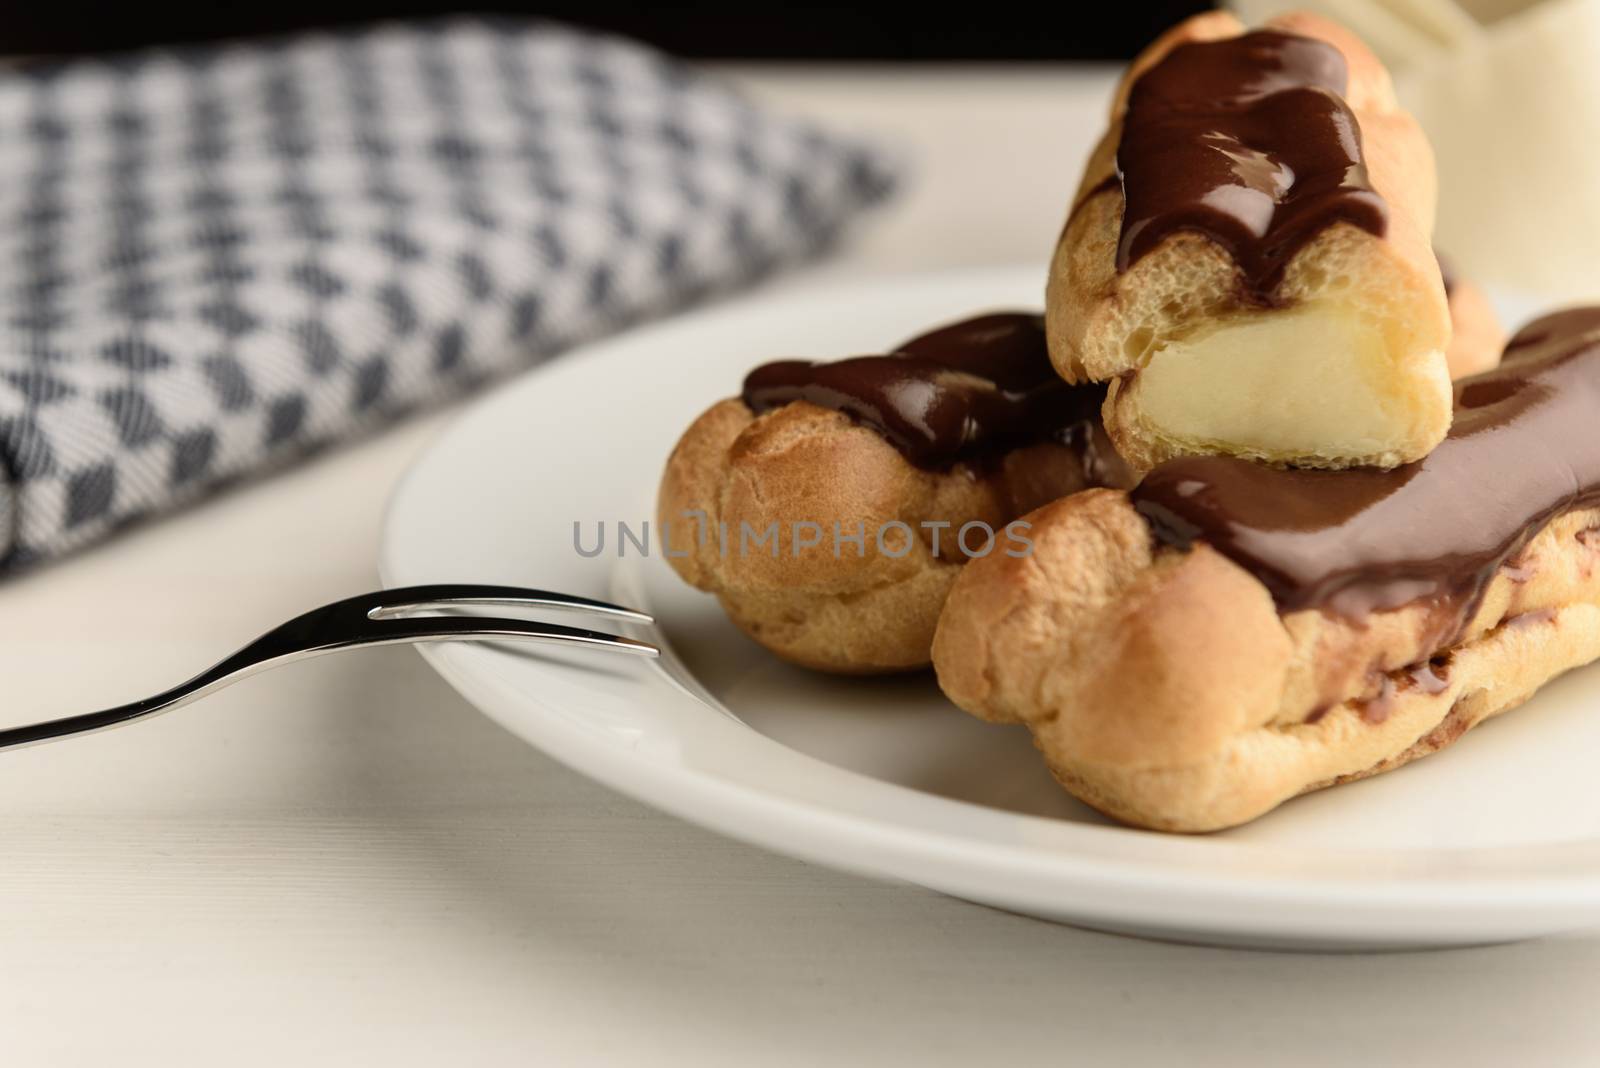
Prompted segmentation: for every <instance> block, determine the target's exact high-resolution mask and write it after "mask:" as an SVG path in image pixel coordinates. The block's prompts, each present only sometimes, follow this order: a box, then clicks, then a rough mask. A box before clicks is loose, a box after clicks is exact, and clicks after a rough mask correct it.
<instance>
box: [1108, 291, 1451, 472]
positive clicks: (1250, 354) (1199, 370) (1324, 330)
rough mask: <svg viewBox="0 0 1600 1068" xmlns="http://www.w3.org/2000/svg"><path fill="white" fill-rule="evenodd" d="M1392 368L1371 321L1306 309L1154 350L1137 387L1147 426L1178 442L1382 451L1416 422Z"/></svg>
mask: <svg viewBox="0 0 1600 1068" xmlns="http://www.w3.org/2000/svg"><path fill="white" fill-rule="evenodd" d="M1394 362H1395V361H1394V359H1393V357H1392V356H1391V354H1390V353H1389V351H1388V347H1387V345H1386V344H1385V338H1384V333H1383V330H1382V328H1381V327H1380V326H1379V324H1377V323H1375V322H1374V321H1372V319H1370V318H1368V317H1365V316H1361V315H1359V314H1357V313H1356V312H1355V311H1354V310H1353V309H1349V308H1345V307H1341V306H1339V305H1335V304H1329V303H1310V304H1304V305H1299V306H1296V307H1293V308H1285V309H1283V310H1281V311H1275V312H1272V313H1271V314H1263V315H1245V316H1240V317H1238V318H1236V319H1234V320H1232V321H1225V322H1223V323H1222V324H1221V325H1218V326H1216V327H1215V328H1213V329H1211V330H1208V331H1206V332H1205V333H1204V334H1201V335H1198V336H1194V337H1189V338H1184V339H1183V340H1181V341H1173V342H1169V343H1167V344H1166V345H1165V346H1163V347H1161V348H1159V349H1157V350H1155V351H1154V352H1153V353H1152V354H1151V356H1150V357H1149V360H1148V362H1147V363H1146V364H1145V366H1144V369H1143V370H1141V371H1140V372H1139V375H1138V378H1137V379H1136V381H1135V389H1136V391H1137V392H1136V398H1137V405H1138V408H1139V409H1140V412H1141V415H1142V420H1141V421H1142V422H1144V423H1145V424H1146V425H1147V426H1148V427H1150V429H1152V430H1153V431H1155V432H1156V433H1157V434H1159V435H1160V436H1162V437H1164V438H1167V439H1168V440H1170V441H1172V442H1174V443H1175V444H1180V445H1195V446H1224V447H1226V450H1227V451H1229V452H1236V453H1244V454H1247V455H1262V456H1269V457H1278V456H1290V457H1294V456H1306V457H1310V456H1328V457H1353V456H1363V455H1374V454H1380V453H1384V452H1388V451H1391V450H1393V449H1394V448H1395V447H1396V446H1397V445H1398V444H1400V443H1402V442H1405V441H1407V440H1408V439H1409V438H1410V436H1411V433H1412V426H1413V423H1414V422H1415V420H1416V413H1415V407H1416V406H1414V405H1412V404H1409V403H1407V401H1408V398H1407V397H1406V396H1404V395H1403V394H1402V393H1400V392H1399V391H1398V390H1397V388H1396V386H1395V385H1394V382H1395V369H1394V366H1393V364H1394ZM1424 365H1425V364H1424ZM1407 377H1408V378H1409V376H1407ZM1401 388H1403V387H1401Z"/></svg>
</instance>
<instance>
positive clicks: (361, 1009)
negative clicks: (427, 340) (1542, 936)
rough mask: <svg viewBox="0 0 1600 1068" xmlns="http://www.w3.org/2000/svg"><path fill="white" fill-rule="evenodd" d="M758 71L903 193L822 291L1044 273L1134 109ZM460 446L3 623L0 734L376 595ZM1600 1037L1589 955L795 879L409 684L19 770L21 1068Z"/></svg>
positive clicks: (3, 806) (387, 439) (85, 558)
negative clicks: (1403, 948)
mask: <svg viewBox="0 0 1600 1068" xmlns="http://www.w3.org/2000/svg"><path fill="white" fill-rule="evenodd" d="M732 73H733V74H734V75H735V76H736V77H738V78H740V79H741V80H744V81H746V82H748V83H749V84H750V85H751V86H752V87H753V88H754V89H755V91H757V92H758V93H761V94H763V95H766V96H768V97H770V98H772V99H773V100H774V101H776V102H778V103H779V104H781V105H783V106H786V107H789V108H791V109H793V110H798V111H804V112H808V113H811V114H814V115H816V116H818V117H820V118H826V119H829V120H831V121H833V122H835V123H837V124H840V125H843V126H847V127H851V128H856V129H862V130H876V131H880V132H884V133H888V134H891V135H893V136H894V137H896V138H899V139H900V140H901V141H902V142H903V143H905V144H906V146H907V147H908V148H909V149H910V150H911V151H912V152H913V153H914V155H915V156H916V157H917V161H918V165H919V168H920V177H919V178H918V179H917V181H916V183H915V184H914V185H913V186H912V187H910V188H909V189H908V190H907V191H906V193H905V194H904V196H903V197H902V198H901V199H900V200H899V202H898V203H897V204H896V205H895V206H894V207H893V208H891V209H889V210H888V211H886V212H884V213H883V214H882V215H881V216H880V217H879V218H878V219H876V220H875V221H874V223H873V225H872V226H870V227H868V228H867V229H865V230H864V231H863V232H862V233H861V235H860V237H859V239H858V240H856V241H854V242H853V243H852V245H851V246H850V247H849V248H847V249H845V250H844V251H843V252H842V253H841V255H840V256H839V257H837V258H836V259H835V260H834V261H833V262H832V263H831V264H829V265H827V266H825V267H824V268H822V270H823V271H826V272H834V273H840V272H877V271H886V270H905V269H920V268H928V267H935V266H940V265H954V264H971V263H999V262H1015V261H1021V260H1038V261H1041V262H1042V260H1043V258H1044V257H1045V255H1046V254H1047V252H1048V250H1049V247H1050V245H1051V244H1052V242H1053V239H1054V236H1055V232H1056V228H1057V226H1058V225H1059V223H1060V217H1061V214H1062V211H1063V205H1064V201H1065V199H1066V197H1067V196H1068V195H1069V192H1070V189H1071V187H1072V185H1073V183H1074V182H1075V180H1076V176H1077V171H1078V167H1079V164H1080V161H1081V157H1082V154H1083V152H1084V151H1085V149H1086V146H1087V142H1088V140H1089V139H1090V138H1091V137H1092V136H1094V132H1095V129H1096V127H1097V126H1098V123H1099V116H1100V110H1101V108H1102V106H1103V97H1104V94H1105V91H1106V85H1107V81H1106V76H1105V75H1104V73H1103V72H1101V73H1092V74H1090V73H1083V72H1066V71H1059V70H1049V69H1035V70H1032V71H1024V72H1020V73H995V72H981V71H971V70H957V69H948V68H923V69H920V70H914V71H912V72H910V73H905V72H897V73H890V72H887V71H885V72H881V73H880V72H876V71H873V70H870V69H869V70H862V69H856V70H853V71H848V72H837V71H835V72H826V71H815V70H796V69H787V70H782V71H774V70H771V69H768V70H750V69H739V70H735V71H733V72H732ZM786 284H787V283H786ZM760 355H761V354H760V353H752V359H754V358H756V357H758V356H760ZM450 414H451V413H444V414H443V415H441V416H434V417H430V418H426V419H422V420H419V421H416V422H413V423H411V424H409V425H406V426H404V427H402V428H400V429H398V430H395V431H393V432H391V433H388V434H386V435H384V436H382V437H380V438H377V439H375V440H371V441H368V442H366V443H363V444H360V445H357V446H354V447H351V448H348V449H346V450H343V451H341V452H338V453H335V454H332V455H330V456H327V457H325V458H323V459H320V460H318V461H316V462H315V463H313V464H311V465H309V466H306V467H303V468H300V469H297V470H295V471H292V472H289V473H287V474H284V475H281V476H279V477H276V478H273V479H271V480H267V481H262V482H259V483H257V484H254V485H251V486H248V487H245V488H243V489H240V490H236V491H234V492H231V493H229V494H227V495H226V496H224V497H222V498H220V499H217V500H214V501H211V502H210V503H207V504H205V505H203V506H200V507H198V508H195V509H193V510H191V511H189V512H187V513H185V514H183V515H180V516H178V517H176V518H172V519H169V520H166V521H163V522H160V523H155V524H151V525H147V526H145V527H143V528H140V529H138V530H136V531H134V532H132V533H130V534H128V535H126V536H124V537H123V538H121V539H120V540H118V541H116V542H114V543H113V544H111V545H108V546H105V547H102V548H100V549H97V550H94V551H92V552H89V553H86V554H83V555H80V556H78V557H77V558H75V559H72V560H70V561H68V562H66V563H64V564H61V565H58V566H54V567H51V568H48V569H46V570H43V571H41V572H38V573H36V574H33V575H31V576H28V577H26V578H24V579H22V580H20V581H16V582H14V583H10V584H7V585H4V586H0V672H3V674H0V680H3V682H0V693H3V694H4V697H3V699H0V720H3V721H5V722H21V721H24V720H27V719H30V718H35V717H39V716H48V715H53V714H65V713H68V712H71V711H75V710H82V709H86V708H90V707H96V706H101V705H106V704H113V703H118V702H121V701H123V700H125V699H129V698H132V697H134V696H140V695H143V694H145V693H148V692H152V691H154V690H156V689H159V688H161V687H162V686H164V685H165V684H167V683H170V682H172V681H174V680H175V679H177V678H179V677H182V676H184V675H185V674H187V673H188V672H189V671H191V670H192V669H194V668H196V667H198V666H200V665H202V664H203V663H205V662H208V661H209V660H211V659H213V658H214V657H216V656H218V655H219V654H221V653H223V652H225V651H227V650H229V649H231V648H232V647H233V646H234V645H235V644H237V643H238V642H240V641H241V640H243V639H246V638H248V637H251V636H253V635H254V634H255V633H256V632H258V631H260V630H261V629H263V628H264V627H266V626H268V625H270V624H274V623H276V622H278V621H279V620H281V619H283V618H284V617H286V616H288V615H290V614H292V613H293V612H295V611H297V610H300V609H302V608H304V607H306V606H308V605H311V604H313V603H316V602H320V601H324V600H327V599H330V598H334V597H338V596H341V595H345V594H349V593H353V592H356V591H359V590H361V589H364V588H369V587H372V586H373V585H375V582H376V577H375V570H374V563H373V561H374V554H375V551H376V546H377V539H378V531H379V524H380V519H381V515H382V508H383V503H384V500H385V498H386V497H387V495H388V494H389V492H390V489H391V487H392V486H393V485H394V483H395V480H396V478H397V477H398V476H399V475H400V473H401V472H402V471H404V470H405V468H406V466H407V464H408V463H410V462H411V461H412V459H413V458H414V457H415V456H417V454H418V453H419V451H420V450H422V449H423V448H425V447H426V445H427V443H428V441H429V440H430V439H431V438H432V437H433V436H434V435H435V434H436V433H437V432H438V430H439V428H440V427H441V426H442V425H443V424H444V421H445V420H446V419H448V418H449V415H450ZM537 477H538V476H537V468H536V466H535V465H530V468H529V471H528V478H529V480H530V484H532V482H533V481H534V480H536V479H537ZM1597 1001H1600V934H1595V935H1581V936H1570V937H1564V938H1558V939H1552V940H1548V941H1544V942H1540V943H1534V944H1528V945H1518V946H1507V947H1500V948H1486V949H1475V950H1465V951H1457V952H1449V953H1430V954H1415V955H1391V956H1322V957H1317V956H1296V955H1287V954H1261V953H1249V952H1233V951H1224V950H1209V949H1195V948H1185V947H1178V946H1168V945H1158V944H1151V943H1145V942H1139V941H1134V940H1130V939H1124V938H1117V937H1111V936H1106V935H1099V934H1091V933H1086V932H1081V931H1075V930H1070V929H1067V928H1061V927H1051V926H1048V925H1045V924H1041V923H1038V922H1035V921H1032V920H1027V919H1021V918H1018V917H1013V916H1009V915H1004V914H1001V913H998V912H993V911H988V910H985V909H982V908H978V907H975V906H971V905H966V904H962V903H960V902H956V901H953V900H948V899H945V898H942V897H939V896H937V895H935V894H932V893H928V892H925V891H922V890H918V889H912V888H906V887H899V886H886V885H879V884H875V883H871V882H866V881H863V880H861V879H857V878H853V877H850V876H845V875H839V874H835V873H833V872H830V871H826V870H823V869H820V868H815V867H810V866H807V865H805V864H800V863H797V862H794V861H790V860H785V859H782V858H779V857H775V856H769V855H767V854H764V853H762V852H760V851H758V850H756V849H752V848H750V847H747V846H743V845H738V844H735V843H732V842H728V841H724V840H722V839H720V838H717V837H715V836H714V835H711V834H709V833H707V832H704V831H701V830H698V829H696V828H694V827H690V826H686V825H684V824H682V823H679V822H677V821H676V820H673V819H671V818H669V817H666V816H662V815H658V814H656V813H655V812H653V811H650V810H648V809H645V808H643V807H641V806H640V805H637V804H635V803H633V802H631V801H627V800H623V799H622V798H619V797H616V796H614V795H612V794H610V793H608V792H607V791H606V790H604V789H601V788H600V787H598V786H595V785H592V784H591V783H589V782H587V781H585V780H583V779H581V778H579V777H578V776H577V775H575V774H573V773H571V772H569V771H567V770H565V769H563V768H561V767H558V766H557V765H555V764H554V763H552V762H551V761H549V760H547V759H545V758H544V757H543V756H541V755H540V754H538V753H537V752H534V751H532V750H531V749H529V748H527V747H525V746H524V745H522V744H521V743H520V742H517V741H515V740H513V739H512V738H511V737H510V736H509V735H507V734H505V733H503V732H501V731H500V730H499V729H498V728H497V727H494V726H492V725H491V724H489V723H488V722H487V721H486V720H484V719H482V718H481V717H479V716H478V715H477V714H476V713H475V712H474V711H473V710H472V709H471V708H470V707H469V706H468V705H466V704H465V703H464V702H463V701H462V700H461V699H460V698H458V697H456V696H455V694H454V693H453V692H452V691H450V690H449V689H448V688H446V686H445V685H444V684H443V683H442V682H440V681H439V680H437V679H436V678H435V677H434V676H433V675H432V674H431V673H430V672H429V670H428V669H427V668H426V667H425V666H424V665H423V663H422V661H421V660H420V659H419V658H418V657H417V656H416V655H415V654H414V653H413V652H411V651H409V650H404V649H398V650H384V651H375V652H368V653H363V654H354V655H346V656H342V657H338V658H332V659H325V660H322V661H319V662H313V663H311V664H308V665H305V666H301V667H296V668H292V669H286V670H283V671H280V672H277V673H274V674H270V675H266V676H263V677H261V678H259V679H256V680H253V681H252V682H249V683H247V684H245V685H243V686H240V687H238V688H235V689H232V690H229V691H225V692H223V693H222V694H221V695H219V696H217V697H214V698H212V699H210V700H208V701H207V702H205V703H204V704H202V705H199V706H195V707H193V708H190V709H187V710H184V711H182V712H180V713H177V714H174V715H172V716H169V717H166V718H164V719H160V720H157V721H155V722H152V723H149V724H146V725H143V726H140V727H138V728H134V729H128V730H123V731H113V732H110V733H107V734H102V735H97V736H93V737H89V738H84V739H81V740H78V741H74V742H71V743H68V744H62V745H56V746H46V747H41V748H35V749H30V750H25V751H21V752H18V753H14V754H9V755H6V756H5V758H4V759H3V760H0V1065H5V1066H7V1068H10V1066H19V1068H20V1066H32V1065H96V1066H102V1065H116V1066H117V1068H134V1066H141V1065H162V1066H166V1068H171V1066H174V1065H191V1064H194V1065H212V1064H227V1065H255V1064H263V1065H266V1064H271V1065H282V1064H297V1065H300V1064H305V1065H310V1064H341V1065H343V1064H384V1065H387V1066H403V1065H411V1064H438V1063H448V1064H473V1065H477V1064H562V1063H592V1062H611V1063H615V1062H622V1063H641V1062H647V1063H685V1064H696V1065H705V1064H762V1065H769V1064H790V1063H793V1064H820V1063H851V1062H869V1061H870V1062H874V1063H885V1062H890V1063H894V1062H899V1061H903V1060H904V1061H910V1060H916V1061H919V1062H921V1063H928V1064H933V1063H959V1062H974V1061H982V1062H985V1063H1004V1062H1003V1061H1002V1058H1005V1059H1008V1060H1009V1062H1010V1063H1017V1064H1022V1063H1030V1062H1033V1063H1059V1062H1062V1061H1072V1062H1077V1063H1090V1064H1143V1063H1164V1064H1165V1063H1187V1064H1212V1063H1216V1064H1226V1065H1237V1064H1240V1063H1257V1062H1261V1061H1267V1060H1270V1061H1272V1062H1275V1063H1306V1064H1317V1063H1328V1064H1333V1063H1340V1062H1343V1061H1346V1060H1348V1059H1352V1058H1354V1057H1358V1056H1359V1057H1360V1058H1361V1059H1362V1060H1363V1061H1364V1062H1366V1063H1391V1062H1394V1061H1398V1060H1400V1059H1401V1058H1405V1059H1406V1060H1408V1061H1410V1062H1412V1063H1430V1064H1431V1063H1441V1064H1450V1065H1452V1066H1453V1068H1461V1066H1466V1065H1475V1064H1486V1065H1487V1064H1502V1063H1507V1062H1510V1061H1512V1060H1515V1061H1516V1062H1517V1063H1522V1064H1528V1063H1549V1064H1575V1063H1579V1062H1581V1061H1588V1062H1590V1063H1593V1062H1594V1060H1595V1059H1596V1052H1597V1050H1600V1013H1597V1012H1596V1010H1595V1005H1596V1003H1597Z"/></svg>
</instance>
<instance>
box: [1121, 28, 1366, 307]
mask: <svg viewBox="0 0 1600 1068" xmlns="http://www.w3.org/2000/svg"><path fill="white" fill-rule="evenodd" d="M1348 80H1349V72H1348V70H1347V68H1346V64H1345V59H1344V55H1343V54H1342V53H1341V52H1340V51H1339V50H1338V49H1337V48H1334V47H1333V46H1332V45H1330V44H1328V43H1326V42H1324V41H1319V40H1316V39H1314V38H1311V37H1302V36H1299V35H1298V34H1290V33H1279V32H1276V31H1272V30H1261V31H1257V32H1255V33H1247V34H1243V35H1241V36H1239V37H1230V38H1228V39H1226V40H1221V41H1196V42H1191V43H1189V44H1183V45H1179V46H1178V47H1176V48H1174V49H1173V50H1172V51H1171V52H1170V53H1168V54H1167V56H1166V57H1165V58H1164V59H1162V60H1161V62H1159V63H1157V64H1156V65H1155V66H1153V67H1151V68H1150V69H1149V70H1148V71H1146V72H1145V73H1144V74H1143V75H1141V76H1140V77H1139V79H1138V81H1136V82H1135V83H1134V85H1133V89H1132V92H1131V93H1130V95H1129V98H1128V111H1127V114H1126V115H1125V116H1124V118H1123V126H1122V137H1121V140H1120V142H1119V143H1118V146H1117V173H1118V174H1119V175H1120V176H1121V179H1122V192H1123V197H1124V198H1125V206H1124V209H1123V215H1122V236H1121V241H1120V242H1119V243H1118V246H1117V269H1118V270H1119V271H1125V270H1127V269H1128V267H1129V266H1131V265H1132V264H1133V263H1134V262H1136V261H1137V260H1138V259H1139V257H1141V256H1143V255H1144V254H1145V253H1147V252H1149V251H1151V250H1152V249H1154V248H1155V247H1156V246H1157V245H1158V244H1160V242H1161V241H1162V240H1163V239H1164V238H1166V237H1167V236H1169V235H1170V234H1172V233H1173V232H1175V231H1179V230H1191V231H1198V232H1200V233H1202V234H1205V235H1206V236H1208V237H1210V238H1211V239H1212V240H1214V241H1216V242H1217V243H1218V244H1219V245H1221V246H1222V247H1223V248H1225V249H1227V251H1228V253H1229V254H1230V255H1231V256H1232V257H1233V259H1234V262H1235V263H1237V264H1238V266H1239V268H1240V270H1241V271H1242V273H1243V278H1244V283H1245V285H1244V295H1245V296H1246V297H1248V298H1251V299H1253V300H1256V301H1258V302H1261V303H1271V302H1272V300H1273V297H1272V293H1273V291H1274V290H1275V289H1276V288H1277V285H1278V283H1279V282H1280V281H1281V280H1282V278H1283V271H1284V268H1285V267H1286V266H1287V264H1288V262H1289V260H1290V259H1291V258H1292V257H1293V256H1294V254H1295V252H1296V251H1297V250H1298V249H1299V248H1300V247H1301V246H1302V245H1304V244H1305V243H1306V242H1307V241H1309V240H1311V239H1312V238H1313V237H1315V236H1316V235H1317V234H1319V233H1321V232H1322V231H1323V230H1325V229H1326V228H1327V227H1328V226H1329V225H1331V224H1332V223H1334V222H1348V223H1351V224H1353V225H1355V226H1359V227H1360V228H1362V229H1363V230H1366V231H1368V232H1370V233H1373V234H1376V235H1379V236H1381V235H1382V234H1383V233H1384V230H1385V228H1386V226H1387V222H1388V209H1387V206H1386V205H1385V204H1384V202H1383V198H1382V197H1380V196H1379V195H1378V194H1377V193H1376V192H1375V191H1374V190H1373V188H1372V186H1371V184H1370V183H1369V181H1368V179H1367V169H1366V164H1365V163H1364V161H1363V158H1362V154H1361V128H1360V126H1359V125H1358V124H1357V123H1356V117H1355V115H1354V113H1352V112H1351V110H1350V108H1349V106H1348V105H1347V104H1346V103H1345V101H1344V92H1345V88H1346V85H1347V82H1348Z"/></svg>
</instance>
